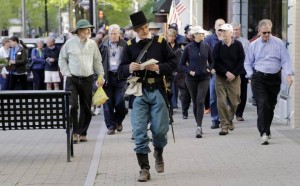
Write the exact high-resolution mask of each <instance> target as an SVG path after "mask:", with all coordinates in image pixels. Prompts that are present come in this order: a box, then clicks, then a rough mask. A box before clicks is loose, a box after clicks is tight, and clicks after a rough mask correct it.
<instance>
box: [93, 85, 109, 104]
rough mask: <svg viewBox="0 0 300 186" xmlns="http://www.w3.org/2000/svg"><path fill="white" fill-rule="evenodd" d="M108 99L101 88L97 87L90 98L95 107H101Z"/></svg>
mask: <svg viewBox="0 0 300 186" xmlns="http://www.w3.org/2000/svg"><path fill="white" fill-rule="evenodd" d="M108 99H109V98H108V97H107V95H106V93H105V91H104V90H103V88H102V87H99V88H98V89H97V91H96V93H95V94H94V96H93V98H92V103H93V105H95V106H100V105H103V104H104V103H105V102H106V101H107V100H108Z"/></svg>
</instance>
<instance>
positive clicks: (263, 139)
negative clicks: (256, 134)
mask: <svg viewBox="0 0 300 186" xmlns="http://www.w3.org/2000/svg"><path fill="white" fill-rule="evenodd" d="M261 139H262V141H263V143H262V145H269V142H268V140H269V137H268V136H267V135H266V134H263V136H262V137H261Z"/></svg>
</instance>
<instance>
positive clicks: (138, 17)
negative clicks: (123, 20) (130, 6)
mask: <svg viewBox="0 0 300 186" xmlns="http://www.w3.org/2000/svg"><path fill="white" fill-rule="evenodd" d="M130 20H131V23H132V26H131V28H132V29H136V28H138V27H140V26H143V25H145V24H147V23H148V22H149V20H147V18H146V16H145V14H144V12H143V11H139V12H135V13H133V14H131V15H130Z"/></svg>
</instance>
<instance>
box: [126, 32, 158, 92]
mask: <svg viewBox="0 0 300 186" xmlns="http://www.w3.org/2000/svg"><path fill="white" fill-rule="evenodd" d="M152 41H153V38H152V39H151V40H150V41H149V42H148V43H147V44H146V45H145V46H144V48H143V50H142V51H141V52H140V53H139V55H138V57H137V58H136V60H135V62H137V63H139V62H140V61H141V60H142V58H143V57H144V55H145V53H146V51H147V50H148V48H149V47H150V45H151V43H152ZM138 79H139V77H137V76H130V77H129V78H128V79H127V83H128V85H127V88H126V91H125V97H128V95H134V96H142V95H143V93H142V83H140V82H137V80H138Z"/></svg>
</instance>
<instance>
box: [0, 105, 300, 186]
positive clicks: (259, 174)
mask: <svg viewBox="0 0 300 186" xmlns="http://www.w3.org/2000/svg"><path fill="white" fill-rule="evenodd" d="M244 118H245V121H243V122H237V121H235V124H236V129H235V130H234V131H233V132H230V133H229V135H227V136H219V134H218V132H219V129H214V130H212V129H210V124H211V122H210V116H209V115H205V116H204V122H203V132H204V134H203V138H201V139H197V138H195V132H196V124H195V120H194V117H193V116H192V113H191V109H190V113H189V118H188V119H187V120H183V119H181V112H180V109H176V110H175V113H174V120H175V122H174V130H175V136H176V143H174V142H173V139H172V134H171V130H170V132H169V134H168V138H169V144H168V145H167V147H166V148H165V150H164V159H165V172H164V173H160V174H158V173H156V171H155V169H154V158H153V155H152V153H150V154H149V160H150V166H151V169H150V173H151V180H150V181H148V182H146V183H139V182H137V181H136V180H137V177H138V171H139V167H138V164H137V160H136V156H135V153H134V151H133V148H134V143H133V141H132V140H131V139H130V138H131V126H130V112H129V115H128V116H127V117H126V119H125V121H124V123H123V124H124V130H123V132H121V133H118V132H117V133H116V134H115V135H112V136H107V135H106V134H105V132H106V127H105V124H104V121H103V113H101V115H98V116H95V117H93V120H92V123H91V126H90V129H89V131H88V140H89V141H88V142H87V143H79V144H75V145H74V153H75V157H73V158H72V159H71V161H72V162H70V163H67V162H66V149H65V148H66V134H65V131H64V130H32V131H29V130H25V131H1V135H0V141H1V142H0V186H3V185H4V186H6V185H9V186H11V185H18V186H19V185H95V186H98V185H99V186H102V185H120V186H121V185H122V186H123V185H128V186H132V185H159V186H160V185H164V186H165V185H172V186H173V185H184V186H190V185H191V186H194V185H195V186H198V185H200V186H202V185H203V186H210V185H212V186H214V185H228V186H232V185H234V186H235V185H237V186H239V185H241V186H244V185H255V186H257V185H272V186H273V185H274V186H277V185H278V186H282V185H284V186H285V185H286V186H294V185H299V183H300V173H299V172H300V129H290V128H289V127H288V126H286V125H284V124H283V123H281V122H279V121H277V120H274V122H273V124H272V128H271V129H272V139H271V140H270V145H268V146H263V145H260V144H261V139H260V137H259V133H258V131H257V129H256V111H255V110H254V109H253V107H247V108H246V111H245V114H244ZM150 146H151V148H152V149H153V147H152V144H150Z"/></svg>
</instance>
